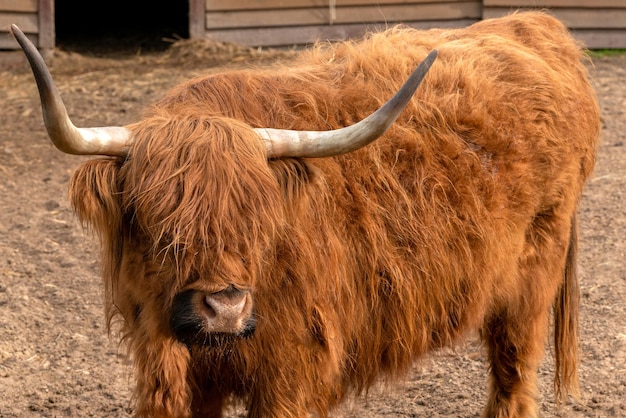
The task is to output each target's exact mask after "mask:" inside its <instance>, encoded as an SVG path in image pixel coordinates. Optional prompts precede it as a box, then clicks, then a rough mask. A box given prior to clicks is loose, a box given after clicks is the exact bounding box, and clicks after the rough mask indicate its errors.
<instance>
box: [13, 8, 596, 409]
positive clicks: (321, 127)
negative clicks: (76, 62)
mask: <svg viewBox="0 0 626 418" xmlns="http://www.w3.org/2000/svg"><path fill="white" fill-rule="evenodd" d="M12 30H13V33H14V34H15V36H16V37H17V39H18V41H19V42H20V44H21V45H22V46H23V48H24V49H25V51H26V54H27V56H28V58H29V60H30V61H31V65H32V67H33V72H34V74H35V78H36V80H37V82H38V85H39V89H40V95H41V98H42V106H43V110H44V119H45V122H46V127H47V129H48V132H49V135H50V137H51V139H52V140H53V142H54V143H55V145H56V146H57V147H58V148H59V149H61V150H62V151H64V152H69V153H75V154H94V155H96V154H100V155H105V156H107V157H104V158H99V159H93V160H89V161H86V162H84V163H83V164H82V165H81V166H80V167H79V168H78V169H77V171H76V172H75V174H74V175H73V178H72V181H71V185H70V198H71V202H72V204H73V206H74V208H75V210H76V212H77V214H78V216H79V218H80V219H81V220H82V221H83V222H84V223H85V224H87V225H89V226H90V227H93V228H94V230H95V231H96V232H97V233H98V234H99V236H100V237H101V240H102V247H103V275H104V282H105V290H106V292H105V293H106V301H105V303H106V307H107V315H108V320H109V325H110V326H111V322H112V321H113V319H114V318H119V319H120V322H121V332H122V338H123V339H124V340H125V341H126V343H127V344H128V347H129V350H130V353H131V356H132V358H133V361H134V366H135V369H136V389H135V393H134V398H135V399H136V408H135V412H136V415H137V416H140V417H183V416H194V417H220V416H222V415H223V410H224V408H225V407H226V406H227V404H228V403H229V402H231V401H232V400H233V399H235V400H239V401H241V402H244V403H245V405H246V407H247V412H248V415H249V416H250V417H305V416H309V415H310V414H313V415H315V416H319V417H325V416H328V414H329V411H332V408H333V407H335V406H336V405H338V404H339V403H340V402H341V401H342V400H343V399H345V398H346V397H347V396H354V395H358V394H361V393H363V392H366V391H367V389H368V388H369V387H371V386H372V385H373V384H374V383H375V382H376V381H377V380H378V379H380V378H382V377H385V378H396V377H398V376H402V375H403V373H405V372H407V370H408V369H409V368H410V367H411V365H412V364H414V362H415V361H416V360H418V359H420V358H422V357H423V356H424V355H426V354H427V353H429V352H432V351H433V350H437V349H439V348H441V347H445V346H450V345H452V344H455V343H457V342H459V341H461V339H462V338H463V337H464V336H467V335H468V333H470V332H472V331H475V330H478V331H479V334H480V336H481V338H482V341H483V342H484V345H485V347H486V350H487V353H488V355H487V358H488V362H489V373H490V384H489V395H488V399H487V402H486V407H485V410H484V415H485V416H488V417H522V416H524V417H526V416H530V415H534V414H536V413H537V405H536V380H537V377H536V370H537V367H538V365H539V363H540V361H541V359H542V357H543V354H544V350H545V347H544V346H545V343H546V341H547V339H548V335H549V331H550V322H551V320H550V312H551V310H552V309H553V312H554V345H555V347H554V354H555V359H556V367H555V369H556V370H555V390H556V396H557V398H559V399H561V400H562V399H564V398H565V396H566V395H567V394H568V393H575V392H576V388H577V377H576V368H577V314H578V305H577V304H578V283H577V279H576V274H575V269H576V252H577V248H576V242H577V236H576V231H577V224H576V208H577V203H578V201H579V199H580V195H581V191H582V189H583V185H584V182H585V180H586V178H587V177H588V176H589V175H590V173H591V172H592V169H593V164H594V159H595V149H596V144H597V141H598V136H599V126H600V123H599V111H598V106H597V103H596V98H595V95H594V92H593V90H592V88H591V86H590V83H589V80H588V74H587V70H586V66H585V60H586V57H585V53H584V50H583V49H582V48H581V46H580V45H579V44H578V43H577V42H575V41H574V40H573V38H572V37H571V36H570V34H569V33H568V31H567V30H566V28H565V27H564V26H563V25H562V24H561V23H560V22H558V21H557V20H556V19H554V18H552V17H551V16H549V15H547V14H545V13H541V12H527V13H517V14H513V15H511V16H507V17H504V18H499V19H492V20H485V21H482V22H479V23H476V24H474V25H472V26H469V27H467V28H463V29H454V30H428V31H420V30H414V29H410V28H407V27H403V26H398V27H393V28H390V29H388V30H386V31H384V32H381V33H372V34H369V35H367V36H366V37H364V39H362V40H360V41H347V42H342V43H337V44H332V45H328V44H323V45H318V46H315V47H312V48H310V49H309V50H307V51H303V52H302V53H301V55H300V56H299V58H298V59H297V60H296V62H292V63H290V64H289V65H288V66H287V65H286V64H284V63H283V64H273V65H271V66H270V68H266V69H262V68H255V69H247V70H246V69H243V70H236V71H234V70H233V71H228V72H224V73H221V74H216V75H211V76H208V77H202V78H198V79H194V80H191V81H189V82H187V83H185V84H183V85H180V86H178V87H175V88H174V89H172V90H171V91H170V92H169V93H168V94H167V95H166V96H165V97H164V98H163V99H162V100H160V101H158V102H157V103H156V104H155V105H154V106H152V107H151V108H150V109H148V111H147V112H146V115H145V117H144V118H143V119H142V120H140V121H139V122H137V123H134V124H132V125H129V126H127V127H104V128H76V127H75V126H74V125H73V124H72V123H71V121H70V120H69V118H68V117H67V113H66V110H65V107H64V105H63V102H62V101H61V99H60V97H59V93H58V91H57V90H56V88H55V87H54V83H53V81H52V78H51V76H50V74H49V72H48V70H47V68H46V66H45V64H44V63H43V60H42V59H41V57H40V56H39V55H38V53H37V50H36V49H35V48H34V47H33V46H32V44H30V43H29V42H28V40H27V39H26V37H25V36H24V35H23V34H22V33H21V32H20V31H19V29H18V28H17V27H15V26H13V28H12ZM435 50H436V51H438V56H437V58H436V59H435V55H436V54H437V53H436V52H431V51H435ZM429 52H431V53H430V54H429V55H428V56H427V54H428V53H429ZM425 57H426V58H425ZM420 62H422V64H421V65H420V67H418V69H417V70H416V72H414V73H413V75H411V74H412V70H413V69H414V68H415V66H416V65H417V64H418V63H420ZM431 65H432V67H431ZM429 67H430V70H429ZM406 79H408V81H407V83H406V84H405V85H404V87H400V86H401V84H402V82H403V81H404V80H406ZM422 79H423V80H422ZM420 81H421V86H420V87H419V88H418V89H417V91H416V92H415V94H413V92H414V91H415V89H416V88H417V85H419V83H420ZM396 91H398V93H397V94H396V95H395V96H394V92H396ZM392 96H393V97H392ZM389 97H392V99H391V100H390V101H389V102H387V104H385V105H382V104H383V103H384V101H385V100H386V99H388V98H389ZM381 105H382V107H381ZM403 106H406V107H405V109H404V110H403V111H402V107H403ZM378 108H380V109H379V110H378V111H376V112H375V113H373V115H372V116H371V117H368V118H366V119H364V118H365V117H366V116H368V115H369V114H370V113H371V112H373V111H375V110H376V109H378ZM398 115H399V116H398ZM396 117H397V120H396V121H395V123H392V122H393V121H394V119H396ZM362 119H364V120H362ZM358 121H361V122H358Z"/></svg>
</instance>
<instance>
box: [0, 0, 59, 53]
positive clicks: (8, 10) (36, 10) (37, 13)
mask: <svg viewBox="0 0 626 418" xmlns="http://www.w3.org/2000/svg"><path fill="white" fill-rule="evenodd" d="M12 23H15V24H16V25H17V26H19V27H20V29H22V31H23V32H24V33H25V34H27V35H28V37H29V38H30V39H31V40H32V41H33V43H34V44H35V45H36V46H37V47H39V48H40V49H52V48H54V45H55V37H54V0H0V49H16V48H18V46H17V43H16V41H15V39H13V36H12V35H10V34H9V28H10V27H11V24H12Z"/></svg>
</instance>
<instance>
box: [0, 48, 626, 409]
mask: <svg viewBox="0 0 626 418" xmlns="http://www.w3.org/2000/svg"><path fill="white" fill-rule="evenodd" d="M289 56H290V53H289V52H278V53H277V52H268V51H258V50H249V49H246V48H239V47H235V46H231V45H223V44H214V43H209V42H190V41H179V42H177V43H174V44H173V45H172V47H171V48H170V49H169V50H167V51H165V52H160V53H148V54H146V53H141V54H140V53H134V54H128V53H124V52H123V51H118V52H115V53H112V52H111V51H109V52H106V51H105V52H103V53H101V54H99V56H95V55H91V54H85V53H82V52H81V53H79V52H76V51H74V52H68V51H63V50H57V51H55V57H54V59H53V60H52V62H51V63H52V65H51V68H52V72H53V74H54V76H55V78H56V81H57V84H58V86H59V89H60V91H61V92H62V95H63V97H64V99H65V101H66V104H67V107H68V109H69V113H70V115H71V116H72V118H73V119H74V122H75V123H76V124H77V125H78V126H98V125H122V124H125V123H129V122H131V121H134V120H136V119H137V118H138V117H139V116H140V113H141V109H142V108H143V107H144V106H146V105H148V104H150V103H152V102H154V101H155V100H156V99H157V98H158V97H160V96H161V95H162V94H163V93H164V92H165V90H166V89H167V88H169V87H171V86H173V85H174V84H176V83H178V82H181V81H183V80H186V79H188V78H190V77H192V76H196V75H200V74H202V73H206V72H211V71H219V70H221V69H223V68H224V67H228V66H241V65H246V66H248V65H260V64H263V63H264V62H266V61H272V60H276V59H284V60H286V59H289ZM592 74H593V77H594V83H595V86H596V87H597V91H598V93H599V98H600V102H601V106H602V115H603V121H604V126H603V142H602V144H601V147H600V149H599V156H598V162H597V168H596V173H595V176H594V178H593V179H592V180H591V181H590V183H589V184H588V186H587V188H586V191H585V194H584V198H583V200H582V205H581V207H580V225H581V243H580V257H579V259H580V266H581V288H582V309H581V323H580V332H581V350H582V355H581V361H580V363H581V364H580V370H579V376H580V382H581V392H582V396H581V399H580V400H578V401H575V400H570V401H569V402H568V403H567V404H566V405H565V406H564V407H563V408H562V409H561V410H560V411H559V410H558V409H557V407H556V405H555V403H554V398H553V391H552V383H551V382H552V371H553V366H552V360H551V349H552V347H550V346H549V347H548V350H547V355H546V360H545V362H544V364H543V365H542V367H541V370H540V376H541V389H540V392H541V399H540V403H541V413H542V416H545V417H554V416H559V417H620V416H622V417H626V268H625V263H624V253H625V251H626V239H625V238H626V234H625V231H626V205H625V202H624V200H625V198H626V147H625V146H624V141H625V140H626V55H625V54H622V55H617V56H605V57H601V58H596V59H594V68H593V69H592ZM0 103H2V105H3V106H2V110H0V417H2V418H9V417H62V416H72V417H79V416H80V417H127V416H129V415H130V414H131V413H132V411H131V410H130V409H129V405H130V390H129V387H130V385H131V384H132V376H131V372H132V370H131V367H130V365H129V362H128V360H127V359H125V357H124V350H123V349H121V348H120V347H118V344H117V340H116V338H115V337H112V338H109V337H108V336H107V332H106V328H105V321H104V314H103V306H102V289H101V281H100V278H99V265H98V253H99V251H98V247H97V242H96V239H95V238H94V237H93V236H91V234H90V233H88V232H86V231H84V230H83V229H82V227H81V226H80V224H79V223H78V221H77V219H76V218H75V216H74V215H73V213H72V211H71V209H70V207H69V203H68V199H67V188H68V182H69V178H70V176H71V174H72V171H73V170H74V169H75V167H76V166H77V165H78V164H79V162H80V161H82V160H83V159H84V158H86V157H76V156H70V155H65V154H62V153H60V152H58V151H56V149H54V148H53V147H52V145H51V144H50V142H49V140H48V138H47V135H46V133H45V130H44V128H43V123H42V118H41V111H40V107H39V99H38V97H37V92H36V88H35V83H34V80H33V78H32V75H31V73H30V70H29V69H28V67H27V66H26V64H25V61H21V62H19V63H17V64H15V65H12V66H8V67H6V68H2V69H0ZM486 369H487V366H486V363H485V361H484V356H483V354H482V352H481V351H480V348H479V347H478V344H477V343H476V341H473V340H470V341H468V343H467V344H466V345H464V346H462V347H458V348H456V349H455V350H452V349H450V350H445V351H443V352H441V353H437V354H435V355H433V356H432V357H430V358H428V359H425V360H424V361H423V362H421V363H420V364H418V365H416V366H415V368H414V370H413V371H412V372H411V373H410V374H409V375H408V376H407V379H406V381H405V382H401V383H400V384H399V385H398V386H397V387H391V388H385V389H381V390H373V391H372V392H371V393H370V394H369V396H368V397H367V398H359V399H356V400H354V401H352V402H350V403H349V404H348V405H346V407H345V408H343V409H342V410H340V411H337V412H336V413H335V414H334V415H333V416H335V417H382V416H385V417H387V416H393V417H476V416H479V415H480V412H481V409H482V405H483V402H484V399H485V384H484V382H485V380H486V373H487V370H486ZM231 415H232V416H239V415H241V411H233V412H232V414H231Z"/></svg>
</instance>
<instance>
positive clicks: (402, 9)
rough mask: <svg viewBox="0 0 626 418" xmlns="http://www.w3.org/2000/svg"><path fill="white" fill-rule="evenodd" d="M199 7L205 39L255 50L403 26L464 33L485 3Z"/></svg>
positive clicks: (303, 1) (320, 0)
mask: <svg viewBox="0 0 626 418" xmlns="http://www.w3.org/2000/svg"><path fill="white" fill-rule="evenodd" d="M192 1H193V0H192ZM195 1H201V2H203V3H204V11H205V14H204V22H203V23H204V30H205V35H206V36H209V37H211V38H212V39H216V40H223V41H231V42H237V43H243V44H246V45H256V46H270V45H271V46H278V45H293V44H304V43H309V42H311V41H314V40H319V39H321V40H340V39H346V38H349V37H353V36H358V35H359V34H361V33H363V32H364V31H365V30H366V29H375V28H384V27H385V26H386V25H390V24H394V23H398V22H402V23H405V24H407V25H410V26H414V27H421V28H430V27H461V26H466V25H469V24H471V23H473V22H476V21H478V20H479V19H480V18H481V12H482V4H481V3H482V2H481V0H404V1H403V0H377V1H372V0H195ZM199 26H200V25H199Z"/></svg>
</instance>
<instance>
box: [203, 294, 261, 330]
mask: <svg viewBox="0 0 626 418" xmlns="http://www.w3.org/2000/svg"><path fill="white" fill-rule="evenodd" d="M251 305H252V302H251V298H250V291H248V290H240V289H237V288H236V287H234V286H230V287H228V288H226V289H224V290H222V291H220V292H216V293H210V294H207V295H205V296H204V307H203V314H204V316H205V320H206V322H207V327H208V329H209V331H210V332H225V333H238V332H240V331H241V330H242V329H243V328H244V327H245V325H246V321H247V320H248V318H249V317H250V315H251V311H252V307H251Z"/></svg>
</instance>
